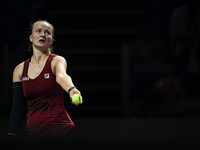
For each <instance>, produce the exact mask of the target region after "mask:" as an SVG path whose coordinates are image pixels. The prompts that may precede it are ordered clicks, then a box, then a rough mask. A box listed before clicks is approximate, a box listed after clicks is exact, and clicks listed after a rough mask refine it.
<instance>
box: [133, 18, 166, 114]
mask: <svg viewBox="0 0 200 150" xmlns="http://www.w3.org/2000/svg"><path fill="white" fill-rule="evenodd" d="M139 35H140V39H139V40H138V41H135V42H134V43H133V45H132V47H131V60H132V66H133V68H132V71H133V72H132V76H131V83H132V86H131V88H132V89H131V95H132V96H131V97H133V98H134V100H133V103H134V104H133V106H134V107H142V108H144V106H145V105H146V104H147V102H148V101H150V98H151V97H150V95H151V93H150V91H151V88H152V84H153V83H154V82H155V80H157V79H158V78H159V76H160V74H161V70H162V64H163V61H164V54H165V50H166V45H165V43H164V42H163V41H159V40H156V39H155V38H154V31H153V24H152V23H151V21H144V22H142V23H141V29H140V33H139ZM136 103H137V105H140V106H136ZM136 109H137V108H133V110H136ZM135 113H136V112H135Z"/></svg>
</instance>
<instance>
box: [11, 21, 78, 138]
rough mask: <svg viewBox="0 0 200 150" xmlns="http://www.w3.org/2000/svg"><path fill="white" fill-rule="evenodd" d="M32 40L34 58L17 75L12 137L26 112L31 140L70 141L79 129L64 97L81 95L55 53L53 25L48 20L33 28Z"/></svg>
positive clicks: (65, 65) (14, 81)
mask: <svg viewBox="0 0 200 150" xmlns="http://www.w3.org/2000/svg"><path fill="white" fill-rule="evenodd" d="M29 39H30V42H31V44H32V50H33V54H32V56H31V58H29V59H27V60H25V61H24V62H22V63H20V64H19V65H17V66H16V67H15V69H14V72H13V105H12V109H11V115H10V121H9V131H8V135H14V136H15V135H16V134H17V130H18V127H19V124H20V121H21V118H22V116H23V112H24V109H26V131H27V135H28V136H31V137H45V138H70V137H71V135H72V133H73V130H74V127H75V125H74V123H73V121H72V120H71V118H70V116H69V114H68V113H67V111H66V110H65V107H64V103H63V94H64V91H66V92H68V94H69V95H70V99H72V96H73V95H74V94H81V93H80V91H79V90H78V89H77V88H76V87H75V86H74V84H73V82H72V79H71V77H70V76H69V75H68V74H67V73H66V70H67V62H66V60H65V58H63V57H62V56H58V55H56V54H53V53H52V51H51V50H52V44H53V41H54V27H53V25H52V24H50V23H49V22H47V21H45V20H40V21H36V22H35V23H34V24H32V33H31V35H30V37H29ZM72 103H73V102H72ZM73 104H74V103H73ZM76 105H77V104H76Z"/></svg>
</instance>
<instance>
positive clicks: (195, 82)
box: [174, 20, 200, 97]
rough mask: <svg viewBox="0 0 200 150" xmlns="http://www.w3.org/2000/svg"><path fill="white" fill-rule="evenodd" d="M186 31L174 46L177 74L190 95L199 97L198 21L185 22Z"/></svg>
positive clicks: (199, 49) (199, 57)
mask: <svg viewBox="0 0 200 150" xmlns="http://www.w3.org/2000/svg"><path fill="white" fill-rule="evenodd" d="M185 26H186V33H185V34H184V35H183V36H182V37H180V38H178V39H177V40H176V42H175V46H174V57H175V63H176V65H175V66H176V68H175V69H176V74H177V75H179V76H180V77H181V78H182V80H183V83H184V86H185V88H186V89H187V93H188V96H189V97H199V96H200V94H199V88H200V86H199V84H200V79H199V75H200V34H199V28H198V22H197V21H195V20H189V21H187V22H186V23H185Z"/></svg>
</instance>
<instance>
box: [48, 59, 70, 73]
mask: <svg viewBox="0 0 200 150" xmlns="http://www.w3.org/2000/svg"><path fill="white" fill-rule="evenodd" d="M61 66H62V67H63V68H65V69H66V68H67V61H66V59H65V58H64V57H62V56H59V55H57V56H55V57H54V58H53V60H52V62H51V69H52V72H53V73H54V74H56V70H58V68H60V67H61Z"/></svg>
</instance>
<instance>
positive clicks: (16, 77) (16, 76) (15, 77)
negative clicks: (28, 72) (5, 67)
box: [13, 62, 24, 82]
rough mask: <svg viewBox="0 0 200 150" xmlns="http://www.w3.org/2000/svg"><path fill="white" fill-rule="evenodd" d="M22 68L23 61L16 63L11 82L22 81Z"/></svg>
mask: <svg viewBox="0 0 200 150" xmlns="http://www.w3.org/2000/svg"><path fill="white" fill-rule="evenodd" d="M23 69H24V62H22V63H20V64H18V65H17V66H16V67H15V69H14V71H13V82H19V81H22V79H21V78H22V72H23Z"/></svg>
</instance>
